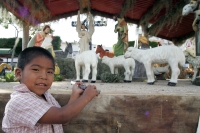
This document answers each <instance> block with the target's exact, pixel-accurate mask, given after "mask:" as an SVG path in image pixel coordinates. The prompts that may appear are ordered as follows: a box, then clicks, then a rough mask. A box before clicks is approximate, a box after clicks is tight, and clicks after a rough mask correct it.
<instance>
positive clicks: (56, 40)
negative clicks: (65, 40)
mask: <svg viewBox="0 0 200 133" xmlns="http://www.w3.org/2000/svg"><path fill="white" fill-rule="evenodd" d="M60 44H61V39H60V37H59V36H54V37H53V41H52V45H53V49H54V50H60Z"/></svg>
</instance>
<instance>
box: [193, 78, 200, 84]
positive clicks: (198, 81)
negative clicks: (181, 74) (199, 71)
mask: <svg viewBox="0 0 200 133" xmlns="http://www.w3.org/2000/svg"><path fill="white" fill-rule="evenodd" d="M192 84H193V85H196V86H200V78H196V79H195V80H194V81H193V82H192Z"/></svg>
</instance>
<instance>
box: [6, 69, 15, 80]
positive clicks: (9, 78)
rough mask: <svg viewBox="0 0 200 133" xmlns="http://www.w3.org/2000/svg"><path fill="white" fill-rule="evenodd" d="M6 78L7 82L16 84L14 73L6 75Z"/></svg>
mask: <svg viewBox="0 0 200 133" xmlns="http://www.w3.org/2000/svg"><path fill="white" fill-rule="evenodd" d="M4 78H5V80H6V82H16V80H15V75H14V71H12V72H8V73H6V75H5V77H4Z"/></svg>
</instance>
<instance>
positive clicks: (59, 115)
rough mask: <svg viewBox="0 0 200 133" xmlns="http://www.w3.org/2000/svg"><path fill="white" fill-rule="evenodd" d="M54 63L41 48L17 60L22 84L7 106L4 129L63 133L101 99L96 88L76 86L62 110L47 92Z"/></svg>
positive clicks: (16, 89)
mask: <svg viewBox="0 0 200 133" xmlns="http://www.w3.org/2000/svg"><path fill="white" fill-rule="evenodd" d="M54 67H55V62H54V58H53V56H52V55H51V53H50V52H49V51H47V50H45V49H43V48H41V47H30V48H26V49H25V50H24V51H22V52H21V53H20V55H19V57H18V63H17V68H16V70H15V76H16V78H17V79H18V80H19V81H20V84H19V85H16V86H14V87H13V89H14V90H15V91H14V92H13V93H12V94H11V99H10V100H9V102H8V103H7V105H6V108H5V113H4V118H3V122H2V129H3V131H5V132H9V133H25V132H26V133H32V132H34V133H53V132H55V133H63V128H62V124H66V123H68V122H69V121H70V120H71V119H72V118H74V117H76V116H77V115H78V114H79V113H80V112H81V110H82V109H83V108H84V107H85V106H86V105H87V104H88V103H89V102H90V101H91V100H92V99H93V98H94V97H95V96H97V95H98V93H97V90H96V87H95V86H93V85H88V87H87V89H86V90H85V91H83V90H82V89H80V88H79V87H78V85H79V84H80V83H76V84H75V85H74V86H73V88H72V94H71V97H70V99H69V102H68V104H67V105H65V106H63V107H60V105H59V104H58V102H57V101H56V100H55V99H54V97H53V96H52V95H51V94H50V93H49V92H48V89H49V88H50V87H51V85H52V82H53V80H54Z"/></svg>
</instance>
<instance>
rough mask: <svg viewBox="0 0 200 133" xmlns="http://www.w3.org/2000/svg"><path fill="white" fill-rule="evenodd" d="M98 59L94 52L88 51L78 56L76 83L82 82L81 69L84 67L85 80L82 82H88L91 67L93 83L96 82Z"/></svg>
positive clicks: (76, 60)
mask: <svg viewBox="0 0 200 133" xmlns="http://www.w3.org/2000/svg"><path fill="white" fill-rule="evenodd" d="M97 64H98V59H97V55H96V54H95V52H94V51H92V50H88V51H83V52H82V53H80V54H78V55H77V56H76V58H75V67H76V82H79V81H80V67H81V66H82V72H83V79H82V82H88V77H89V74H90V66H91V67H92V80H91V83H95V82H96V75H97Z"/></svg>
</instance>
